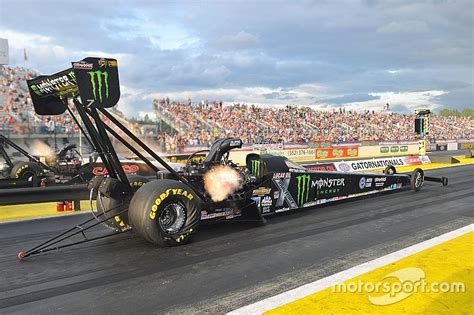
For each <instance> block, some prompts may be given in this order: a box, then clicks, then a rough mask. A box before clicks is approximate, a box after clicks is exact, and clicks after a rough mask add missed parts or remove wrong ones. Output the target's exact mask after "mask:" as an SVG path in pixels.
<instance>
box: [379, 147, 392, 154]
mask: <svg viewBox="0 0 474 315" xmlns="http://www.w3.org/2000/svg"><path fill="white" fill-rule="evenodd" d="M389 151H390V149H389V147H380V153H388V152H389Z"/></svg>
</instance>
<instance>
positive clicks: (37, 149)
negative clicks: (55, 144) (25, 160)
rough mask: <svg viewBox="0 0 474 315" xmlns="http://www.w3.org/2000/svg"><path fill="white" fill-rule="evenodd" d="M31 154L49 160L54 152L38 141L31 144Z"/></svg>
mask: <svg viewBox="0 0 474 315" xmlns="http://www.w3.org/2000/svg"><path fill="white" fill-rule="evenodd" d="M31 153H32V154H33V155H36V156H40V157H45V158H51V157H54V155H55V153H54V150H53V149H51V147H50V146H49V145H47V144H46V143H44V142H43V141H40V140H34V141H33V143H32V144H31Z"/></svg>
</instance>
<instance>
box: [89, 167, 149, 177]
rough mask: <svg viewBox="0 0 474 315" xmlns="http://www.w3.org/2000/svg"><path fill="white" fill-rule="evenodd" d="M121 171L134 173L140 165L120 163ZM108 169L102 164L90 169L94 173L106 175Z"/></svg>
mask: <svg viewBox="0 0 474 315" xmlns="http://www.w3.org/2000/svg"><path fill="white" fill-rule="evenodd" d="M122 168H123V171H124V172H125V174H136V173H137V172H138V171H139V170H140V167H139V166H138V165H136V164H122ZM108 173H109V171H107V169H106V168H105V167H104V166H96V167H94V168H93V169H92V174H94V175H107V174H108Z"/></svg>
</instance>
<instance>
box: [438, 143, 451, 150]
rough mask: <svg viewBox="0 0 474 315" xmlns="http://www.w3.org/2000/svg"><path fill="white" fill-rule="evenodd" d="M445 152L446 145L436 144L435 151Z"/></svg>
mask: <svg viewBox="0 0 474 315" xmlns="http://www.w3.org/2000/svg"><path fill="white" fill-rule="evenodd" d="M447 150H448V144H446V143H438V144H436V151H447Z"/></svg>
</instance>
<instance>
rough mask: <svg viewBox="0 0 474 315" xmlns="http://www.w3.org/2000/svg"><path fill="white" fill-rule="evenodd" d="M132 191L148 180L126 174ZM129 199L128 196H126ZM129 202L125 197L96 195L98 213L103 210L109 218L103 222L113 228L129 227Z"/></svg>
mask: <svg viewBox="0 0 474 315" xmlns="http://www.w3.org/2000/svg"><path fill="white" fill-rule="evenodd" d="M127 178H128V181H129V183H130V186H131V187H132V191H133V192H136V191H137V190H138V189H139V188H140V187H142V186H143V185H144V184H146V183H148V182H149V180H148V179H146V178H145V177H143V176H140V175H127ZM127 199H128V200H130V197H128V198H127ZM128 206H129V202H128V201H127V200H126V199H113V198H109V197H106V196H103V195H100V198H99V196H97V211H98V212H99V213H102V212H105V213H106V214H105V215H106V216H108V217H111V219H109V220H107V221H105V222H104V223H105V224H106V225H108V226H110V227H112V228H113V229H115V230H118V231H124V230H127V229H128V228H129V225H128V214H127V212H128V211H125V212H123V211H124V210H125V209H128ZM112 216H113V217H112Z"/></svg>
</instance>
